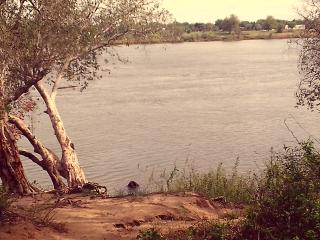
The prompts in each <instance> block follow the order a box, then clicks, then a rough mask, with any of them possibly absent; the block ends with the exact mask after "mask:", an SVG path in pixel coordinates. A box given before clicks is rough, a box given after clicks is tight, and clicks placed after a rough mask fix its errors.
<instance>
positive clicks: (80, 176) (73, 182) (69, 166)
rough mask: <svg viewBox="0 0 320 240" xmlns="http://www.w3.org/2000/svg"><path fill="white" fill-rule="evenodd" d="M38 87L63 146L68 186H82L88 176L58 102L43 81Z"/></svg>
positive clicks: (63, 164) (63, 163)
mask: <svg viewBox="0 0 320 240" xmlns="http://www.w3.org/2000/svg"><path fill="white" fill-rule="evenodd" d="M36 89H37V90H38V92H39V93H40V95H41V97H42V98H43V100H44V102H45V104H46V106H47V111H48V115H49V117H50V120H51V124H52V127H53V129H54V133H55V135H56V137H57V140H58V142H59V144H60V146H61V150H62V158H61V166H62V168H63V170H64V171H65V172H66V173H67V181H68V186H69V187H76V186H82V185H83V184H85V183H86V177H85V175H84V172H83V170H82V169H81V167H80V165H79V161H78V157H77V154H76V152H75V150H74V145H73V143H72V142H71V140H70V138H69V137H68V135H67V132H66V130H65V128H64V125H63V122H62V119H61V116H60V114H59V111H58V109H57V106H56V103H55V101H54V99H53V98H51V97H50V96H49V94H48V93H47V91H46V89H45V88H44V86H43V85H42V83H41V82H38V83H37V84H36Z"/></svg>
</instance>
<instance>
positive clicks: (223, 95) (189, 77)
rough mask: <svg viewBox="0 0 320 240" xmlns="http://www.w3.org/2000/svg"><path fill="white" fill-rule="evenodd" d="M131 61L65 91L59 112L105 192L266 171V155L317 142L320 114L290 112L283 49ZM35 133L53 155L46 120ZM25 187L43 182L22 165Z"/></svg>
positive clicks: (197, 51) (267, 45) (287, 53)
mask: <svg viewBox="0 0 320 240" xmlns="http://www.w3.org/2000/svg"><path fill="white" fill-rule="evenodd" d="M117 51H118V53H119V55H120V56H121V57H122V58H124V59H127V60H128V62H126V63H122V62H118V61H116V60H115V59H113V60H112V61H110V62H109V63H106V65H105V67H106V68H109V69H110V70H111V74H108V73H107V72H105V73H104V76H103V78H102V79H99V80H95V81H93V82H91V83H90V84H89V87H88V89H86V90H85V91H84V92H82V93H80V92H79V91H77V90H71V89H66V90H61V91H60V92H59V95H58V97H57V101H58V106H59V109H60V111H61V114H62V117H63V119H64V122H65V125H66V129H67V131H68V132H69V134H70V136H71V138H72V140H73V141H74V144H75V147H76V150H77V152H78V155H79V159H80V161H81V165H82V166H83V168H84V170H85V172H86V174H87V176H88V179H89V180H90V181H95V182H99V183H101V184H106V185H107V186H108V187H109V188H110V189H112V188H120V187H122V186H125V185H126V183H127V182H128V181H129V180H136V181H138V182H147V181H146V180H145V179H146V178H147V177H148V176H150V174H151V173H154V174H155V175H159V174H160V173H161V172H162V171H164V170H165V169H166V170H167V171H169V170H171V169H172V168H173V166H174V165H175V164H176V165H177V166H178V168H183V166H184V165H185V163H186V161H188V162H189V164H190V163H192V165H193V167H194V168H196V169H197V170H199V171H206V170H209V169H211V168H214V167H215V166H217V164H218V163H220V162H222V163H223V164H224V166H225V167H226V168H228V169H230V168H231V167H232V166H233V165H234V163H235V161H236V159H237V158H239V161H240V163H239V171H241V172H243V173H245V172H247V171H250V170H254V171H256V170H261V169H263V165H264V162H265V161H267V160H268V159H269V156H270V149H271V148H272V147H273V148H274V149H275V150H279V149H281V147H282V146H283V144H287V145H292V144H294V138H293V137H292V135H291V133H290V132H289V131H288V129H287V128H286V126H285V124H284V120H287V124H288V126H289V127H290V129H291V130H292V131H294V132H295V134H296V135H297V137H299V138H308V137H309V136H310V135H313V136H318V135H319V130H320V127H319V124H318V123H319V120H320V114H319V113H312V112H310V111H308V110H306V109H301V108H298V109H297V108H295V103H296V99H295V96H294V93H295V90H296V88H297V84H298V80H299V75H298V71H297V60H298V52H297V49H295V47H294V46H292V45H290V44H288V42H287V41H286V40H252V41H239V42H206V43H183V44H164V45H161V44H160V45H150V46H130V47H119V48H117ZM40 112H42V110H41V107H40V109H39V110H38V112H37V113H34V114H33V129H34V131H35V133H36V134H37V135H38V136H39V138H40V139H41V140H43V142H44V143H45V144H47V146H48V147H50V148H52V149H53V150H55V151H58V147H57V143H56V141H55V139H54V137H53V136H54V135H53V131H52V129H51V128H50V125H48V124H46V123H47V116H45V114H40ZM24 165H25V168H26V172H27V173H28V176H29V178H30V179H31V180H34V179H36V180H37V181H38V182H39V183H41V184H42V185H48V184H50V182H49V178H48V177H47V176H46V174H45V173H44V172H43V171H41V169H40V168H38V167H35V166H34V165H33V164H32V163H30V162H29V161H27V160H24Z"/></svg>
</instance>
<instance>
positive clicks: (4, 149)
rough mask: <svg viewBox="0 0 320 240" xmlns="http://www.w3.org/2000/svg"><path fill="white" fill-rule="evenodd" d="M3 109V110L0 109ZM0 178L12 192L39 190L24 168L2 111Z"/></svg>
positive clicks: (23, 192)
mask: <svg viewBox="0 0 320 240" xmlns="http://www.w3.org/2000/svg"><path fill="white" fill-rule="evenodd" d="M0 111H1V110H0ZM1 115H2V118H0V178H1V180H2V184H3V186H4V187H5V189H6V190H7V191H9V192H12V193H17V194H29V193H34V192H36V191H38V190H37V189H36V188H35V187H34V186H32V185H31V184H30V183H29V182H28V180H27V178H26V176H25V174H24V170H23V166H22V163H21V159H20V156H19V151H18V147H17V145H16V140H15V138H14V136H13V134H12V133H11V129H10V127H9V125H8V123H7V118H6V113H5V112H4V111H2V113H0V117H1Z"/></svg>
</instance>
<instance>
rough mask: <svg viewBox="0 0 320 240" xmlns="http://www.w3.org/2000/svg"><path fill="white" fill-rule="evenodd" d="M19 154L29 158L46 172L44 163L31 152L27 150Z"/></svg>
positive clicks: (20, 151)
mask: <svg viewBox="0 0 320 240" xmlns="http://www.w3.org/2000/svg"><path fill="white" fill-rule="evenodd" d="M19 154H20V155H21V156H24V157H27V158H29V159H30V160H31V161H32V162H34V163H36V164H38V165H39V166H40V167H42V168H43V169H44V170H46V169H45V164H44V162H43V161H41V160H39V158H37V157H36V156H35V155H34V154H32V153H31V152H28V151H26V150H19Z"/></svg>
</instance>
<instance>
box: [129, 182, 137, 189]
mask: <svg viewBox="0 0 320 240" xmlns="http://www.w3.org/2000/svg"><path fill="white" fill-rule="evenodd" d="M138 187H139V184H138V183H137V182H135V181H130V182H129V183H128V188H129V189H136V188H138Z"/></svg>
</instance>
